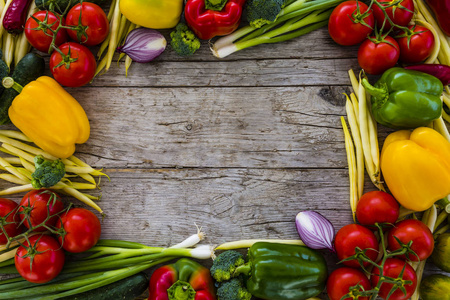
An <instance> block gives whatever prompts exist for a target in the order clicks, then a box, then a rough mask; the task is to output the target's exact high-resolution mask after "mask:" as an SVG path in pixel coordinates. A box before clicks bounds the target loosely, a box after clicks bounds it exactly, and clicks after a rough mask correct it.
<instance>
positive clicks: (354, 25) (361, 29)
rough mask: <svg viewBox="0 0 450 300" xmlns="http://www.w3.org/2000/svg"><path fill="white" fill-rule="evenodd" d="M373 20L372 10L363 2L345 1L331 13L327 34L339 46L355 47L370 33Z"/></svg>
mask: <svg viewBox="0 0 450 300" xmlns="http://www.w3.org/2000/svg"><path fill="white" fill-rule="evenodd" d="M374 20H375V19H374V16H373V13H372V10H370V9H369V7H368V6H367V5H366V4H364V3H363V2H361V1H358V2H356V1H345V2H342V3H341V4H339V5H338V6H336V8H335V9H334V10H333V12H332V13H331V16H330V19H329V21H328V33H329V34H330V36H331V38H332V39H333V40H334V41H335V42H336V43H338V44H339V45H343V46H351V45H356V44H359V43H361V42H362V41H363V40H364V39H365V38H366V37H367V36H368V35H369V34H370V33H371V32H372V30H373V27H374V24H375V21H374Z"/></svg>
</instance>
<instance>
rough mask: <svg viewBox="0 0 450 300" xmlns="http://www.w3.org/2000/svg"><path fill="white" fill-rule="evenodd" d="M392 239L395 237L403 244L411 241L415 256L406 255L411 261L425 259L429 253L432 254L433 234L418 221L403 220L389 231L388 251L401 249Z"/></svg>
mask: <svg viewBox="0 0 450 300" xmlns="http://www.w3.org/2000/svg"><path fill="white" fill-rule="evenodd" d="M394 237H397V238H398V239H399V240H400V241H401V242H402V243H404V244H408V243H409V242H410V241H412V245H411V250H412V251H414V253H416V255H417V256H416V255H414V254H408V255H407V256H408V258H409V259H410V260H412V261H418V260H424V259H427V258H428V257H429V256H430V255H431V253H433V249H434V238H433V233H431V230H430V229H429V228H428V227H427V226H426V225H425V224H424V223H423V222H421V221H419V220H414V219H408V220H403V221H400V222H398V223H397V224H395V227H393V228H392V229H391V230H389V233H388V249H389V250H390V251H394V250H397V249H400V248H401V246H400V244H399V243H398V242H397V240H396V239H395V238H394ZM404 257H405V256H404V255H403V258H404Z"/></svg>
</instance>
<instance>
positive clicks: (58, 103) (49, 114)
mask: <svg viewBox="0 0 450 300" xmlns="http://www.w3.org/2000/svg"><path fill="white" fill-rule="evenodd" d="M8 114H9V118H10V119H11V122H12V123H13V124H14V125H15V126H16V127H17V128H19V129H20V130H21V131H22V132H23V133H24V134H25V135H26V136H28V137H29V138H30V139H31V140H32V141H33V142H34V143H35V144H36V145H37V146H39V147H40V148H42V149H43V150H45V151H47V152H48V153H49V154H51V155H53V156H55V157H58V158H67V157H69V156H71V155H72V154H73V153H74V152H75V143H77V144H82V143H84V142H86V141H87V140H88V138H89V134H90V126H89V120H88V118H87V116H86V113H85V111H84V109H83V108H82V107H81V105H80V104H79V103H78V102H77V100H75V98H73V97H72V96H71V95H70V94H69V93H68V92H66V90H64V89H63V88H62V87H61V86H60V85H59V83H58V82H56V81H55V80H54V79H53V78H50V77H48V76H41V77H39V78H38V79H36V80H35V81H32V82H30V83H28V84H27V85H25V86H24V87H23V89H22V91H21V92H20V94H19V95H18V96H16V98H14V100H13V102H12V104H11V106H10V108H9V111H8Z"/></svg>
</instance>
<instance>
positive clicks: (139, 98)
mask: <svg viewBox="0 0 450 300" xmlns="http://www.w3.org/2000/svg"><path fill="white" fill-rule="evenodd" d="M166 36H167V33H166ZM356 53H357V47H340V46H338V45H336V44H335V43H334V42H333V41H332V40H331V38H330V37H329V36H328V33H327V30H326V29H321V30H318V31H315V32H313V33H311V34H308V35H306V36H304V37H301V38H297V39H295V40H292V41H288V42H284V43H281V44H272V45H261V46H257V47H254V48H250V49H246V50H243V51H241V52H238V53H235V54H232V55H231V56H229V57H228V58H226V59H222V60H219V59H217V58H215V57H214V56H213V55H212V54H211V52H210V50H209V47H208V44H207V43H206V42H205V43H203V44H202V48H201V49H200V50H199V51H198V52H197V53H196V54H195V55H194V56H192V57H190V58H187V59H186V58H180V57H178V56H177V55H176V54H175V53H174V52H173V51H172V49H171V48H170V45H169V46H168V47H167V49H166V51H165V52H164V53H163V54H162V55H161V56H160V57H158V58H157V59H156V60H155V61H153V62H151V63H147V64H138V63H133V64H132V66H131V68H130V69H129V74H128V77H126V76H125V70H124V64H123V63H120V64H119V65H117V64H115V63H113V65H112V67H111V69H110V70H109V71H108V72H107V73H106V74H103V75H101V76H99V77H97V78H95V80H94V81H93V83H92V84H91V85H88V86H85V87H82V88H76V89H74V88H68V89H67V90H68V91H69V92H70V93H71V94H72V95H73V96H74V97H75V98H76V99H78V101H79V102H80V103H81V105H82V106H83V107H84V108H85V110H86V113H87V115H88V117H89V120H90V122H91V137H90V139H89V140H88V142H87V143H86V144H83V145H79V146H78V147H77V153H76V155H77V156H79V157H80V158H82V159H84V160H85V161H86V162H88V163H89V164H91V165H92V166H94V167H96V168H103V169H104V171H105V172H106V173H107V174H109V176H110V177H111V181H108V180H102V182H101V190H100V191H98V193H101V194H102V199H101V201H100V202H99V205H100V206H101V207H102V208H103V210H104V212H105V213H106V218H105V219H104V221H103V224H102V226H103V228H102V230H103V232H102V237H103V238H114V239H124V240H129V241H136V242H140V243H144V244H148V245H154V246H169V245H171V244H174V243H177V242H179V241H181V240H183V239H184V238H185V237H187V236H188V235H190V234H192V233H194V232H195V231H196V228H195V225H194V224H197V225H199V226H201V227H202V228H203V230H204V231H205V232H206V234H207V239H206V241H205V243H211V244H220V243H223V242H229V241H234V240H240V239H255V238H262V239H267V238H270V239H278V238H279V239H297V238H298V235H297V232H296V229H295V223H294V219H295V216H296V214H297V213H298V212H300V211H303V210H315V211H318V212H320V213H322V214H323V215H324V216H325V217H327V218H328V219H329V220H330V221H331V222H332V223H333V224H334V226H335V229H336V231H337V230H338V229H339V228H341V227H342V226H344V225H346V224H348V223H350V222H352V218H351V213H350V205H349V182H348V171H347V159H346V153H345V147H344V135H343V132H342V127H341V123H340V116H342V115H345V109H344V103H345V102H344V100H345V97H344V96H343V93H349V92H350V91H351V88H350V80H349V79H348V76H347V71H348V70H349V69H350V68H353V69H354V70H355V72H358V71H359V67H358V64H357V60H356ZM386 132H387V130H385V129H381V130H380V141H382V140H383V138H384V136H385V135H386ZM3 186H6V184H5V183H3V182H2V183H1V187H3ZM374 189H375V188H374V187H373V186H372V185H371V184H370V183H369V181H368V180H367V183H366V191H369V190H374ZM323 253H324V254H325V255H326V257H327V260H328V262H329V268H330V270H332V269H335V268H336V265H335V263H336V261H337V259H336V258H335V257H334V256H333V255H331V254H330V253H327V252H326V251H324V252H323ZM436 270H437V269H436V268H435V267H434V266H433V265H432V264H431V263H429V264H428V267H427V272H435V271H436ZM323 299H326V296H323Z"/></svg>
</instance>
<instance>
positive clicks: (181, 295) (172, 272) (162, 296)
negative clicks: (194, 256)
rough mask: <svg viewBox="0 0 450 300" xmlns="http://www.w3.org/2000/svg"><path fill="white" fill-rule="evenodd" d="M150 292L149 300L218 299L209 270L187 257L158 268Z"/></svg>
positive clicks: (153, 275) (151, 279)
mask: <svg viewBox="0 0 450 300" xmlns="http://www.w3.org/2000/svg"><path fill="white" fill-rule="evenodd" d="M149 294H150V295H149V297H148V300H216V296H215V293H214V283H213V280H212V278H211V274H210V272H209V270H208V269H207V268H205V267H203V266H202V265H200V264H199V263H197V262H195V261H193V260H190V259H187V258H182V259H180V260H178V261H177V262H176V263H174V264H171V265H166V266H163V267H160V268H158V269H156V271H155V272H153V274H152V277H151V278H150V284H149Z"/></svg>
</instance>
